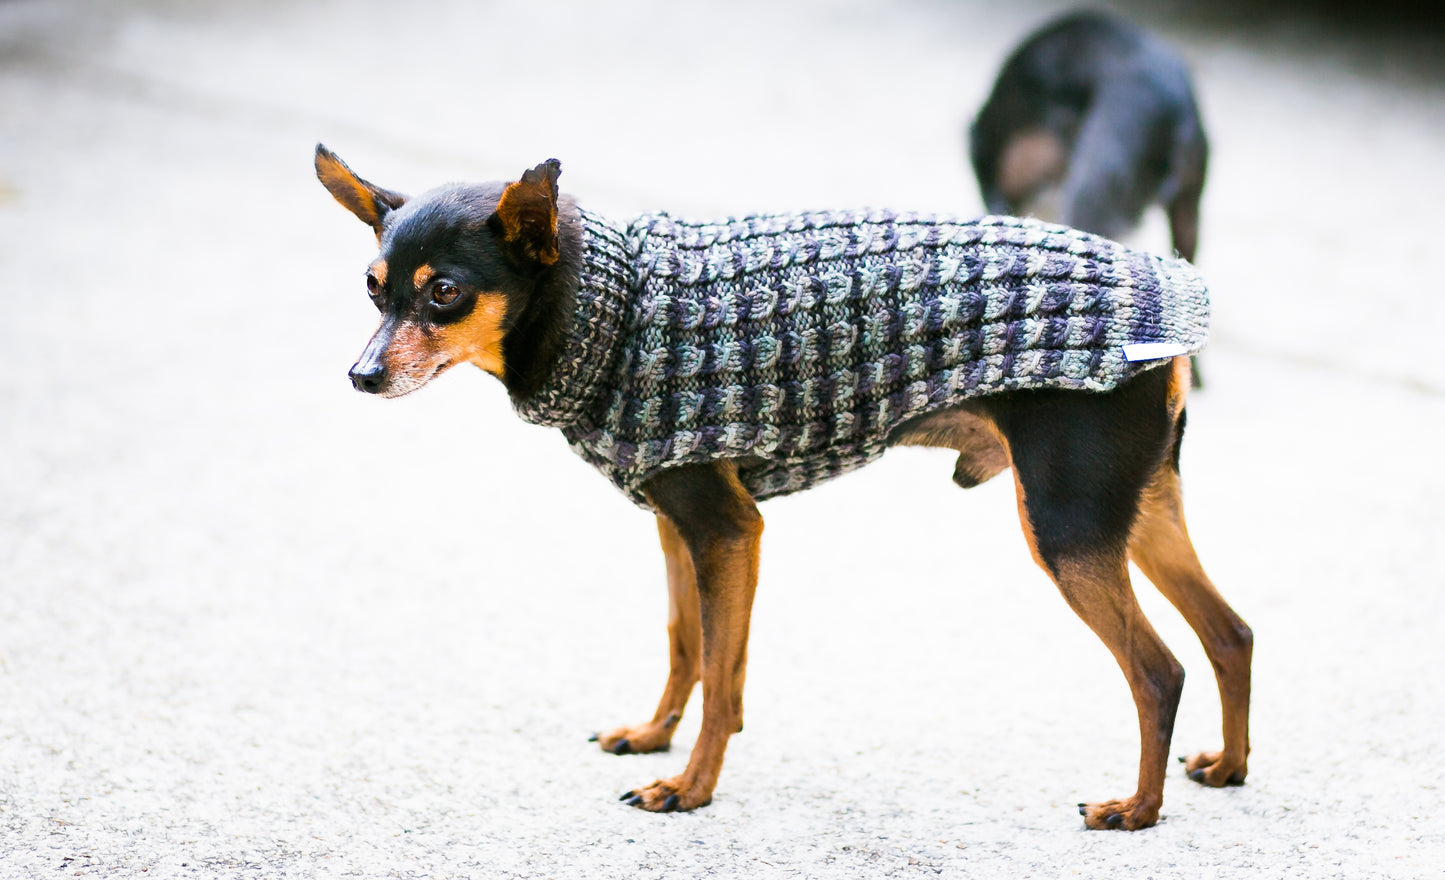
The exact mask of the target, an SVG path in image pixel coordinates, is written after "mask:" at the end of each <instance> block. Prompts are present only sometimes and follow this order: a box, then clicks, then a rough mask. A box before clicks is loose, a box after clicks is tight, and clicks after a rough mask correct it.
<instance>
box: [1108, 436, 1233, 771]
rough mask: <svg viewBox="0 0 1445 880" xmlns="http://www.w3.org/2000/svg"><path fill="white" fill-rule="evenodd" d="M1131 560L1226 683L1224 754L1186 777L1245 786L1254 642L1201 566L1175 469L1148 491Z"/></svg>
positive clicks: (1192, 760) (1189, 765)
mask: <svg viewBox="0 0 1445 880" xmlns="http://www.w3.org/2000/svg"><path fill="white" fill-rule="evenodd" d="M1129 554H1130V556H1131V557H1132V558H1133V560H1134V562H1135V564H1137V565H1138V566H1139V570H1140V571H1142V572H1144V574H1145V575H1146V576H1148V578H1149V580H1151V581H1153V582H1154V585H1155V586H1156V587H1158V588H1159V592H1161V593H1163V594H1164V596H1165V598H1167V599H1168V600H1169V601H1170V602H1172V603H1173V604H1174V607H1175V608H1178V609H1179V613H1180V614H1182V615H1183V616H1184V619H1185V620H1186V621H1187V622H1188V623H1189V626H1190V627H1192V628H1193V629H1194V632H1195V634H1196V635H1198V636H1199V641H1200V642H1202V643H1203V645H1204V653H1205V654H1206V655H1208V657H1209V662H1210V663H1211V664H1212V665H1213V666H1214V675H1215V678H1216V679H1217V680H1218V682H1219V702H1220V705H1221V707H1222V709H1223V715H1224V749H1223V750H1222V751H1218V752H1199V753H1198V754H1195V755H1192V756H1190V757H1189V758H1188V760H1186V761H1185V765H1184V770H1185V772H1186V773H1188V774H1189V778H1190V779H1193V780H1194V781H1196V782H1200V783H1203V784H1204V785H1214V786H1219V785H1238V784H1240V783H1242V782H1244V777H1245V775H1246V774H1247V773H1248V772H1249V768H1248V763H1247V761H1248V758H1249V670H1250V660H1251V657H1252V655H1253V651H1254V636H1253V634H1252V633H1251V632H1250V629H1249V627H1248V626H1247V625H1246V624H1245V622H1244V621H1243V620H1241V619H1240V617H1239V615H1238V614H1235V613H1234V609H1232V608H1230V607H1229V605H1228V603H1226V602H1225V601H1224V597H1222V596H1220V595H1219V592H1218V591H1217V590H1215V588H1214V584H1213V583H1211V582H1210V580H1209V576H1208V575H1206V574H1205V573H1204V569H1203V568H1202V567H1201V566H1200V564H1199V557H1198V556H1197V555H1196V554H1195V552H1194V544H1193V543H1192V542H1191V541H1190V540H1189V530H1188V529H1187V528H1186V527H1185V524H1184V507H1183V503H1182V498H1181V492H1180V485H1179V474H1178V473H1177V472H1176V471H1175V470H1174V468H1173V467H1172V466H1171V465H1170V464H1168V463H1166V464H1165V465H1164V466H1163V467H1161V468H1160V469H1159V474H1158V476H1156V477H1155V479H1154V481H1153V482H1152V483H1151V484H1150V485H1149V487H1148V488H1147V489H1146V490H1145V491H1144V498H1143V504H1142V506H1141V508H1140V511H1139V519H1138V520H1137V521H1136V522H1135V525H1134V533H1133V535H1132V536H1131V538H1130V541H1129Z"/></svg>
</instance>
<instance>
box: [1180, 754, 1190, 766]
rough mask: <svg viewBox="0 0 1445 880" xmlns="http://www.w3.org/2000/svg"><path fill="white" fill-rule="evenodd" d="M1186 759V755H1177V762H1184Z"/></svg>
mask: <svg viewBox="0 0 1445 880" xmlns="http://www.w3.org/2000/svg"><path fill="white" fill-rule="evenodd" d="M1187 760H1189V759H1188V758H1186V757H1184V756H1183V755H1180V756H1179V763H1181V764H1183V763H1184V762H1185V761H1187Z"/></svg>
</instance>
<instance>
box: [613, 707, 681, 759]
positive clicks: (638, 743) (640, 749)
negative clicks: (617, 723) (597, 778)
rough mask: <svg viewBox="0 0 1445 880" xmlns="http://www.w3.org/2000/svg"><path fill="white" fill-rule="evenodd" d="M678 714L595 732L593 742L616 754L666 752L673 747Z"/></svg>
mask: <svg viewBox="0 0 1445 880" xmlns="http://www.w3.org/2000/svg"><path fill="white" fill-rule="evenodd" d="M677 721H678V716H677V715H676V714H672V715H669V716H667V718H666V719H664V720H662V721H649V722H647V723H646V724H637V725H634V726H632V727H619V728H617V729H616V730H609V731H607V732H606V733H594V734H593V735H592V737H591V739H592V742H595V743H597V745H599V746H601V747H602V751H604V752H611V753H612V754H614V755H641V754H645V753H647V752H665V751H667V750H668V749H670V748H672V732H673V731H674V730H676V729H677Z"/></svg>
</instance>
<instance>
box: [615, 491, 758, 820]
mask: <svg viewBox="0 0 1445 880" xmlns="http://www.w3.org/2000/svg"><path fill="white" fill-rule="evenodd" d="M644 488H645V490H646V492H647V495H648V498H649V499H650V500H651V501H652V503H653V505H654V506H655V507H656V508H657V509H658V511H659V512H660V513H661V514H662V515H663V516H664V517H666V518H667V519H668V520H669V521H670V522H671V523H672V525H673V526H675V527H676V530H677V535H678V537H680V538H681V542H682V544H683V545H684V546H685V547H686V548H687V552H688V554H689V556H690V557H691V559H692V564H693V568H694V570H695V571H696V580H697V597H698V619H699V622H700V627H699V629H700V631H701V634H702V730H701V732H700V733H699V734H698V737H697V744H696V745H694V746H693V749H692V755H691V757H689V759H688V762H687V769H686V770H684V771H683V772H682V773H681V774H679V775H677V776H674V777H672V778H670V779H659V780H657V781H656V782H654V783H652V784H651V785H648V786H645V787H643V788H640V789H637V790H636V791H631V792H628V793H627V794H625V795H623V799H624V800H626V801H627V802H628V803H629V804H631V805H632V806H635V807H641V808H643V809H645V810H653V811H661V812H666V811H670V810H691V809H694V808H696V807H701V806H703V805H705V804H707V803H708V802H710V801H711V800H712V792H713V788H714V787H716V785H717V779H718V774H719V773H720V772H721V771H722V763H723V753H724V752H725V751H726V750H727V744H728V740H729V739H730V738H731V737H732V735H733V734H734V733H737V732H738V731H740V730H742V724H743V677H744V672H745V671H746V668H747V645H748V624H749V620H750V618H751V615H752V607H753V594H754V593H755V592H756V590H757V586H758V551H759V548H760V546H761V541H762V535H763V518H762V516H761V515H760V514H759V513H758V508H757V505H756V504H755V503H754V502H753V499H752V497H751V496H750V495H749V494H748V492H747V490H746V489H745V488H743V485H742V483H741V482H740V481H739V480H738V475H737V467H736V465H734V464H732V463H730V462H719V463H716V464H707V465H692V466H683V467H677V468H672V469H669V470H664V471H662V472H661V473H660V474H658V475H657V476H654V477H652V478H651V479H649V480H648V481H647V483H646V485H645V487H644Z"/></svg>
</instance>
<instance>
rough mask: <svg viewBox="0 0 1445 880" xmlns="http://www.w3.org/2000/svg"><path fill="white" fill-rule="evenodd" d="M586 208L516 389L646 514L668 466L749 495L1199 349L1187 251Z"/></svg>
mask: <svg viewBox="0 0 1445 880" xmlns="http://www.w3.org/2000/svg"><path fill="white" fill-rule="evenodd" d="M583 223H584V227H585V237H584V247H585V255H584V261H583V268H582V277H581V286H580V289H579V291H578V297H577V306H576V311H575V313H574V316H573V323H572V327H571V330H570V333H569V337H568V340H567V342H566V345H565V347H564V350H563V351H562V354H561V357H560V359H559V362H558V364H557V366H556V368H555V369H554V370H553V372H552V375H551V376H550V378H549V379H548V381H547V383H546V385H545V386H544V387H543V388H542V389H541V390H540V391H538V392H537V393H536V394H534V395H532V396H531V397H528V398H526V399H514V400H513V405H514V406H515V407H516V409H517V411H518V413H519V414H520V415H521V416H522V417H523V418H525V419H527V420H528V421H531V422H534V423H536V424H541V425H552V426H556V427H560V428H561V429H562V431H563V433H564V434H565V435H566V437H567V440H568V442H569V443H571V444H572V448H573V449H574V450H576V451H577V453H578V454H580V455H581V456H582V457H583V458H585V459H586V460H587V461H588V462H590V463H591V464H592V465H593V466H595V467H596V468H597V469H598V470H600V471H602V473H604V474H605V475H606V476H607V477H608V479H610V480H611V481H612V482H613V483H614V484H615V485H616V486H617V487H618V488H619V489H621V490H622V491H623V492H625V493H626V494H627V495H628V497H630V498H631V499H632V500H633V501H634V502H636V503H637V504H638V505H641V506H642V507H645V508H648V509H651V505H649V503H648V501H647V498H646V497H645V495H644V494H643V491H642V484H643V482H644V481H645V480H646V479H647V478H648V477H650V476H652V475H653V474H655V473H657V472H658V471H659V470H662V469H663V468H668V467H674V466H677V465H681V464H688V463H694V462H708V461H716V460H720V459H736V460H737V461H738V464H739V470H738V473H739V477H740V478H741V480H742V483H743V485H744V486H745V487H746V488H747V489H748V491H749V492H751V493H752V495H753V497H754V498H756V499H758V500H762V499H764V498H769V497H772V496H774V495H784V494H787V493H790V492H796V491H798V490H800V489H806V488H808V487H809V486H812V485H814V484H816V483H819V482H821V481H823V480H826V479H828V478H830V477H835V476H838V475H840V474H843V473H847V472H848V471H851V470H854V469H856V468H859V467H862V466H863V465H865V464H867V463H869V462H871V461H873V460H874V459H876V458H877V457H878V456H880V455H882V454H883V450H884V449H885V447H886V445H887V440H888V436H889V432H890V431H891V430H892V429H893V428H895V427H896V426H897V425H899V424H900V423H902V422H903V421H904V420H906V419H909V418H912V417H914V416H918V415H921V414H924V413H927V412H930V411H933V410H937V409H942V408H946V407H948V406H951V405H954V404H957V403H959V402H960V401H962V400H964V399H966V398H969V397H976V396H980V395H986V394H996V393H999V392H1003V391H1013V390H1020V389H1031V388H1070V389H1078V390H1085V391H1107V390H1109V389H1110V388H1113V387H1114V386H1116V385H1118V384H1119V383H1120V382H1122V381H1124V380H1125V379H1127V378H1129V377H1130V376H1133V375H1134V374H1136V373H1139V372H1141V371H1143V370H1147V369H1150V368H1152V367H1156V366H1159V365H1161V364H1164V363H1167V357H1168V356H1169V355H1171V354H1189V353H1193V352H1195V351H1198V350H1199V349H1200V348H1201V347H1202V346H1203V344H1204V340H1205V335H1206V331H1207V327H1208V321H1209V301H1208V296H1207V294H1206V292H1205V288H1204V283H1203V282H1202V280H1201V279H1200V277H1199V275H1198V274H1197V273H1196V272H1195V271H1194V269H1193V267H1191V266H1190V265H1189V264H1188V263H1186V262H1185V261H1183V260H1170V259H1162V258H1160V257H1156V256H1152V255H1149V254H1145V253H1141V252H1138V251H1132V250H1129V249H1126V248H1124V247H1123V246H1121V245H1118V244H1115V243H1114V242H1111V241H1108V240H1107V239H1103V238H1099V237H1097V236H1094V235H1090V234H1088V233H1084V232H1079V231H1077V230H1073V229H1069V228H1066V227H1062V226H1053V225H1047V224H1043V223H1039V222H1036V221H1031V220H1021V219H1018V218H1012V217H985V218H983V219H981V220H975V221H963V220H958V219H953V218H948V217H935V216H929V215H920V214H894V213H889V212H884V211H866V212H818V213H804V214H784V215H768V216H755V217H742V218H737V219H729V220H723V221H719V222H692V221H685V220H679V219H675V218H673V217H670V216H668V215H666V214H649V215H646V216H643V217H639V218H638V219H636V220H634V221H633V222H632V223H631V224H630V225H628V226H627V227H626V228H625V229H624V228H620V227H618V226H615V225H613V224H612V223H610V222H608V221H607V220H605V219H603V218H601V217H598V216H597V215H595V214H592V213H590V212H583ZM1139 343H1155V344H1156V345H1154V346H1146V347H1145V348H1143V349H1142V350H1141V349H1139V348H1137V347H1136V346H1137V344H1139ZM1131 344H1133V345H1131ZM1126 346H1130V347H1129V351H1128V354H1129V356H1128V357H1126ZM1130 357H1133V358H1135V359H1134V360H1131V359H1130ZM1141 358H1147V359H1141Z"/></svg>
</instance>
